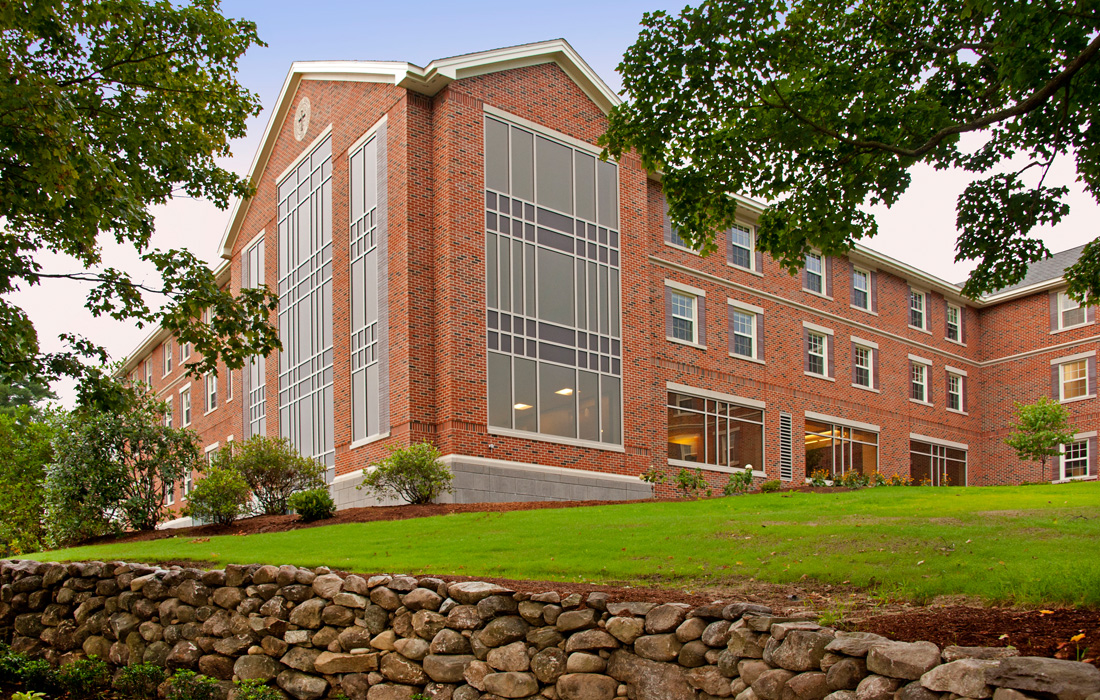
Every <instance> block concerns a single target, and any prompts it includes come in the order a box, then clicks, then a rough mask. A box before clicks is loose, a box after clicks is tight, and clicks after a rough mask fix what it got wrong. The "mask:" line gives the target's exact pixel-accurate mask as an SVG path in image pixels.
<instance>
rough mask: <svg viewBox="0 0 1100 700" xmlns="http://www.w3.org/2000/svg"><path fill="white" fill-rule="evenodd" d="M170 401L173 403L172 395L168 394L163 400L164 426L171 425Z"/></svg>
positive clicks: (168, 426) (169, 426)
mask: <svg viewBox="0 0 1100 700" xmlns="http://www.w3.org/2000/svg"><path fill="white" fill-rule="evenodd" d="M172 403H173V397H172V395H171V394H169V395H168V400H167V401H165V403H164V427H165V428H171V427H172Z"/></svg>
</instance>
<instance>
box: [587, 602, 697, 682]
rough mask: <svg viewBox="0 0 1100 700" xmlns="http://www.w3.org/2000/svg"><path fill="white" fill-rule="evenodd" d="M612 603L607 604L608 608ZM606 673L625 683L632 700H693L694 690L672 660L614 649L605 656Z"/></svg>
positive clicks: (682, 671)
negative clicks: (607, 656) (655, 658)
mask: <svg viewBox="0 0 1100 700" xmlns="http://www.w3.org/2000/svg"><path fill="white" fill-rule="evenodd" d="M612 605H615V604H614V603H611V604H608V606H607V607H608V610H609V611H610V609H611V607H612ZM607 675H609V676H611V677H612V678H614V679H615V680H617V681H619V682H620V683H625V684H626V685H627V689H628V695H630V697H632V698H633V699H634V700H695V690H694V689H693V688H692V687H691V685H690V684H689V683H688V682H687V679H686V678H685V677H684V670H683V669H682V668H680V667H679V666H677V665H675V664H668V663H661V662H658V661H652V660H650V659H644V658H642V657H640V656H636V655H634V654H631V653H630V652H627V651H622V650H618V651H615V652H613V653H612V654H611V658H609V659H608V660H607Z"/></svg>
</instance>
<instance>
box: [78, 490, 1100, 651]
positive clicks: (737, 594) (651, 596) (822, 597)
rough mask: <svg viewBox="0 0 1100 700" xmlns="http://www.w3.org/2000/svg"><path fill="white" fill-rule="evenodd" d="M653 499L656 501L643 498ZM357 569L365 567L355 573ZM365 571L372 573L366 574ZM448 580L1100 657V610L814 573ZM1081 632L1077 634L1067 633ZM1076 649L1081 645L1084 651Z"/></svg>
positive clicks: (277, 526)
mask: <svg viewBox="0 0 1100 700" xmlns="http://www.w3.org/2000/svg"><path fill="white" fill-rule="evenodd" d="M797 490H799V491H812V492H815V493H816V492H829V493H836V492H838V491H842V490H847V489H838V488H833V487H825V488H814V487H808V486H807V487H801V488H798V489H797ZM669 500H673V499H669ZM647 501H649V502H652V499H647ZM637 502H639V501H528V502H517V503H465V504H457V503H443V504H434V503H433V504H427V505H415V506H414V505H404V506H372V507H365V508H348V509H346V510H341V511H338V512H337V514H336V517H334V518H331V519H329V520H323V521H319V522H315V523H302V522H300V521H299V520H298V516H296V515H268V516H259V517H255V518H248V519H245V520H239V521H237V522H235V523H233V524H232V525H229V526H221V525H201V526H198V527H191V528H178V529H173V530H158V531H155V532H142V533H127V534H125V535H121V536H112V535H109V536H105V537H100V538H97V539H95V540H91V541H89V542H86V543H85V544H93V543H106V542H128V541H129V542H133V541H141V540H154V539H162V538H168V537H209V536H212V535H250V534H258V533H266V532H281V531H285V530H295V529H299V528H306V527H317V526H321V525H336V524H342V523H359V522H374V521H389V520H404V519H408V518H422V517H428V516H434V515H451V514H455V513H485V512H488V513H504V512H508V511H516V510H536V509H543V508H575V507H579V506H602V505H617V504H622V503H637ZM161 564H165V565H172V564H178V565H181V566H196V567H200V568H202V567H206V566H208V565H209V563H208V562H192V561H170V562H161ZM360 573H361V572H360ZM367 573H370V572H367ZM439 578H441V579H443V580H445V581H470V580H478V581H487V582H491V583H497V584H500V585H502V586H506V587H508V588H511V589H513V590H516V591H521V592H526V593H539V592H544V591H550V590H553V591H558V592H559V593H561V594H562V595H563V596H565V595H569V594H570V593H580V594H582V595H587V594H588V593H591V592H594V591H601V592H604V593H607V594H608V596H609V601H610V602H624V601H649V602H682V603H687V604H689V605H702V604H703V603H709V602H711V601H714V600H719V599H721V600H742V601H749V602H754V603H760V604H764V605H768V606H770V607H771V608H772V609H774V610H775V611H776V612H783V613H791V612H806V611H807V610H810V611H816V612H818V613H826V614H833V615H834V616H836V615H837V613H838V611H839V616H840V618H841V619H840V621H838V622H832V621H830V624H831V625H832V626H836V627H839V628H841V629H848V630H860V631H865V632H874V633H877V634H881V635H883V636H886V637H889V638H891V639H897V640H900V641H921V640H924V641H930V642H934V643H935V644H938V645H939V646H940V647H944V646H951V645H957V646H994V647H999V646H1009V645H1011V646H1014V647H1016V648H1017V649H1018V650H1019V651H1020V654H1021V655H1024V656H1057V657H1059V658H1069V659H1077V658H1084V659H1085V660H1088V661H1091V662H1092V663H1095V664H1097V665H1100V610H1086V609H1070V608H1058V609H1051V610H1024V609H1019V608H1009V607H983V606H982V605H981V604H980V603H978V602H976V601H972V600H965V599H964V600H963V601H962V602H961V603H959V602H956V601H954V600H952V601H950V602H947V603H944V604H933V605H927V606H919V605H913V604H908V603H904V602H893V603H888V604H883V603H882V601H881V600H879V599H875V598H873V597H872V596H870V595H869V591H865V590H861V589H858V588H854V587H851V586H834V585H831V584H824V583H820V582H816V581H799V582H798V583H797V584H772V583H765V582H761V581H755V580H748V581H745V580H737V581H730V582H728V584H727V585H726V586H715V587H709V588H706V589H703V590H676V589H667V588H656V587H641V586H640V587H631V586H621V585H619V586H616V585H595V584H581V583H565V582H561V581H516V580H512V579H501V578H490V577H484V576H479V577H469V576H449V575H447V576H445V575H440V576H439ZM1078 634H1084V635H1085V637H1084V639H1082V640H1080V641H1079V642H1076V643H1074V642H1070V638H1071V637H1073V636H1075V635H1078ZM1079 650H1084V651H1083V652H1082V653H1081V654H1079V653H1078V651H1079Z"/></svg>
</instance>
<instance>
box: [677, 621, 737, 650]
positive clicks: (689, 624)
mask: <svg viewBox="0 0 1100 700" xmlns="http://www.w3.org/2000/svg"><path fill="white" fill-rule="evenodd" d="M722 622H725V620H722ZM726 627H727V628H728V627H729V623H728V622H726ZM706 628H707V621H706V620H704V619H703V618H701V617H690V616H689V617H688V619H686V620H684V621H683V622H681V623H680V626H679V627H677V628H676V638H677V639H679V640H680V641H681V642H683V643H685V644H687V643H688V642H692V641H695V640H696V639H699V638H700V637H702V636H703V632H704V631H705V630H706ZM723 646H724V645H723Z"/></svg>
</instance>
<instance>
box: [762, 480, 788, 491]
mask: <svg viewBox="0 0 1100 700" xmlns="http://www.w3.org/2000/svg"><path fill="white" fill-rule="evenodd" d="M782 487H783V484H781V483H780V482H779V479H771V480H769V481H765V482H764V483H763V484H760V492H761V493H775V492H776V491H778V490H779V489H780V488H782Z"/></svg>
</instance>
